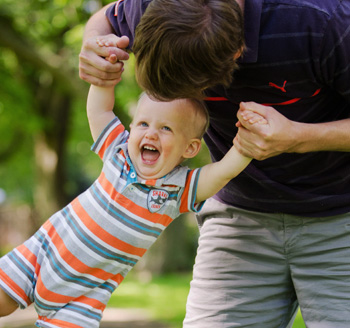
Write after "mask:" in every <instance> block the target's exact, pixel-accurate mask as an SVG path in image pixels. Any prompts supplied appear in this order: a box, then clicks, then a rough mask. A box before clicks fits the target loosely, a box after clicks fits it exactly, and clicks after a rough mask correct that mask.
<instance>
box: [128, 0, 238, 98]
mask: <svg viewBox="0 0 350 328" xmlns="http://www.w3.org/2000/svg"><path fill="white" fill-rule="evenodd" d="M243 47H244V25H243V14H242V10H241V8H240V7H239V5H238V4H237V2H236V1H235V0H153V1H151V3H150V4H149V6H148V8H147V9H146V11H145V13H144V15H143V16H142V18H141V21H140V23H139V25H138V26H137V28H136V34H135V41H134V45H133V52H134V54H135V57H136V78H137V81H138V83H139V85H140V86H141V87H142V88H143V89H144V90H145V91H147V93H149V94H150V95H152V96H153V97H155V98H158V99H160V100H170V99H175V98H191V97H195V98H201V97H202V96H203V91H204V89H206V88H208V87H211V86H214V85H217V84H223V85H226V86H227V85H228V84H229V83H230V82H231V80H232V73H233V70H234V69H235V68H237V64H236V63H235V60H234V56H235V55H237V54H239V53H240V52H241V51H242V50H243Z"/></svg>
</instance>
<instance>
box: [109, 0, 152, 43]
mask: <svg viewBox="0 0 350 328" xmlns="http://www.w3.org/2000/svg"><path fill="white" fill-rule="evenodd" d="M151 1H152V0H119V1H117V2H116V3H115V4H113V5H111V6H110V7H109V8H108V9H107V10H106V17H107V19H108V20H109V22H110V23H111V25H112V27H113V30H114V33H115V34H116V35H118V36H123V35H126V36H127V37H128V38H129V40H130V43H129V47H128V48H129V49H131V48H132V45H133V44H134V38H135V30H136V26H137V25H138V23H139V22H140V19H141V17H142V15H143V13H144V12H145V10H146V8H147V6H148V5H149V3H150V2H151Z"/></svg>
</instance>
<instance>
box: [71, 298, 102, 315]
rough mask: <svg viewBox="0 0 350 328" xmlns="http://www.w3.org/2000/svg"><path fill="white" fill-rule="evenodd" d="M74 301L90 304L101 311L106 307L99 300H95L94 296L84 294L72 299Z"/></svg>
mask: <svg viewBox="0 0 350 328" xmlns="http://www.w3.org/2000/svg"><path fill="white" fill-rule="evenodd" d="M74 302H79V303H83V304H86V305H90V306H92V307H93V308H94V309H97V310H101V311H103V310H104V309H105V307H106V304H104V303H102V302H100V301H99V300H96V299H94V298H90V297H86V296H85V295H81V296H79V297H77V298H76V299H74Z"/></svg>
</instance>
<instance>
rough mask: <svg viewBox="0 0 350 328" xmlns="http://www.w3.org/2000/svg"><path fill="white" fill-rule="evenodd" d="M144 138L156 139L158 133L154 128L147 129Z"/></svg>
mask: <svg viewBox="0 0 350 328" xmlns="http://www.w3.org/2000/svg"><path fill="white" fill-rule="evenodd" d="M146 138H148V139H150V140H156V139H158V133H157V131H156V130H155V129H152V128H150V129H148V130H147V132H146Z"/></svg>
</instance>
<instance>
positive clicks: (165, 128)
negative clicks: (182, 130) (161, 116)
mask: <svg viewBox="0 0 350 328" xmlns="http://www.w3.org/2000/svg"><path fill="white" fill-rule="evenodd" d="M163 130H165V131H171V129H170V128H169V127H168V126H163Z"/></svg>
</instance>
